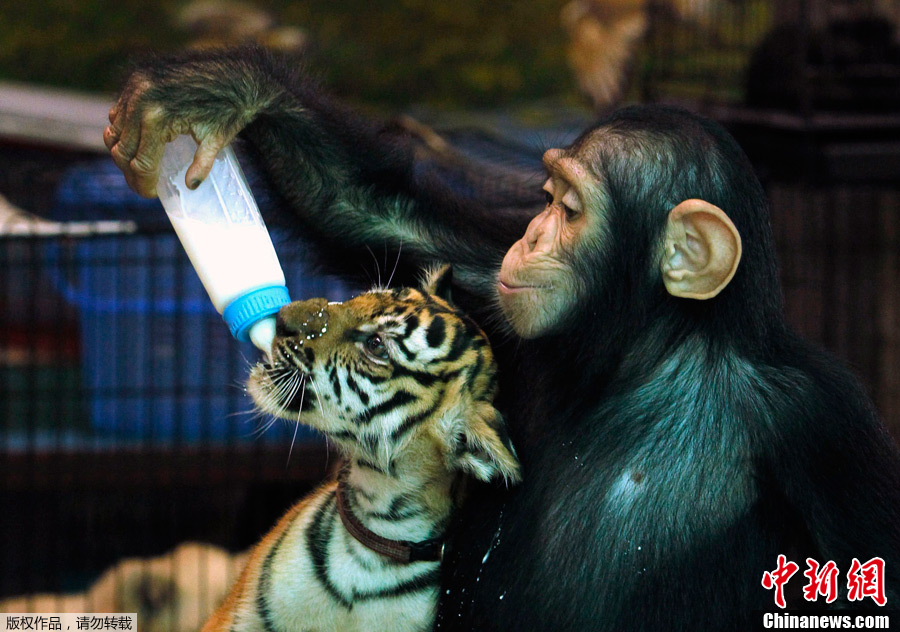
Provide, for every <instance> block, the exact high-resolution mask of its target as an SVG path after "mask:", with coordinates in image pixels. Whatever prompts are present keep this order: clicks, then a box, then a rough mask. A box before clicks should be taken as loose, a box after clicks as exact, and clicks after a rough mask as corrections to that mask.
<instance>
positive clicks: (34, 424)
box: [0, 144, 357, 630]
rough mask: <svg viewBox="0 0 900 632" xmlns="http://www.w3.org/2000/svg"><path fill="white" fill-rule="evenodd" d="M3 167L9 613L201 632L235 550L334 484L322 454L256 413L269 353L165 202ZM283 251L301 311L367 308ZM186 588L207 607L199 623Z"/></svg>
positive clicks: (25, 150) (118, 186)
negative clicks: (234, 313)
mask: <svg viewBox="0 0 900 632" xmlns="http://www.w3.org/2000/svg"><path fill="white" fill-rule="evenodd" d="M4 162H5V163H9V164H14V165H16V167H15V168H14V169H10V170H7V171H5V172H4V176H2V180H3V185H4V190H3V192H4V193H7V194H8V195H9V199H7V198H5V197H0V305H2V309H0V319H2V324H0V471H2V472H3V476H2V477H0V505H2V506H3V508H4V510H3V511H2V512H0V534H2V535H3V537H2V538H0V540H2V544H0V548H2V550H0V559H2V563H0V610H2V611H6V612H10V611H18V612H27V611H35V610H36V611H39V612H40V611H44V612H61V611H65V610H68V609H69V608H80V610H77V611H82V612H94V611H100V612H103V611H106V612H109V611H112V612H138V613H139V620H140V619H143V623H141V624H140V625H141V629H160V630H178V629H197V628H198V627H199V625H200V623H202V617H204V616H206V615H207V614H209V611H210V608H212V607H213V606H214V605H216V602H217V601H219V600H220V599H221V598H222V597H223V595H224V593H223V591H224V589H225V584H227V582H225V580H224V577H225V576H226V575H227V576H229V577H232V578H233V577H234V576H235V573H236V572H237V571H238V570H239V568H240V561H241V557H240V556H239V555H235V552H236V551H238V550H240V549H243V548H245V547H247V546H249V544H251V543H252V542H253V541H254V540H255V539H256V538H258V537H259V535H260V534H261V533H263V532H264V531H265V530H266V529H267V528H269V527H270V526H271V524H273V523H274V520H275V519H276V518H277V516H278V515H279V514H280V513H282V512H283V511H284V509H285V508H286V507H287V506H288V505H289V504H290V503H291V502H293V501H294V500H296V499H297V498H299V497H300V496H301V495H302V494H303V493H305V492H306V491H307V490H308V489H309V488H310V486H311V485H313V484H315V483H317V482H318V481H319V480H321V479H322V478H323V476H324V475H325V474H326V471H327V468H328V467H329V455H328V452H327V448H326V446H325V444H324V442H323V440H321V439H320V438H319V437H318V436H317V435H315V434H314V433H313V432H312V431H310V430H306V429H304V428H303V427H298V426H296V425H294V426H290V425H288V424H284V423H282V422H275V423H270V422H271V420H266V419H261V418H259V417H258V416H256V415H254V414H252V412H251V409H252V405H251V402H250V400H249V398H248V397H247V396H246V394H245V392H244V390H243V382H244V381H245V380H246V377H247V373H248V370H249V367H250V365H251V363H252V362H255V361H256V359H257V357H258V352H257V351H256V350H255V348H253V347H252V345H250V344H249V343H238V342H236V341H234V340H233V339H231V336H230V334H229V333H228V330H227V327H226V326H225V325H224V323H223V322H222V320H221V317H220V316H219V315H218V314H217V313H216V312H215V310H214V309H213V307H212V304H211V302H210V301H209V299H208V297H207V296H206V293H205V290H204V289H203V287H202V285H201V284H200V282H199V279H198V277H197V275H196V273H195V272H194V270H193V268H192V266H191V264H190V262H189V261H188V259H187V257H186V255H185V253H184V251H183V249H182V248H181V245H180V244H179V242H178V240H177V238H176V236H175V235H174V233H173V232H172V231H171V229H170V228H169V227H167V226H165V222H166V219H165V214H164V213H163V212H162V208H161V206H159V205H158V202H157V201H152V202H148V201H145V200H142V199H140V198H138V197H137V196H135V195H134V194H132V193H131V192H130V191H128V190H127V187H126V186H125V183H124V180H123V179H122V177H121V175H120V174H118V173H117V172H116V170H115V167H114V166H112V165H111V164H110V163H109V161H108V159H106V158H97V157H95V156H94V155H89V156H85V155H83V154H79V153H70V154H67V153H66V152H59V151H54V150H48V149H36V148H34V147H22V146H19V145H16V144H12V145H7V146H3V147H0V163H4ZM11 199H15V200H16V202H17V204H16V205H14V204H13V203H12V202H11V201H10V200H11ZM18 205H21V206H24V207H26V208H27V207H31V208H37V209H40V210H41V212H42V216H37V215H35V214H33V213H29V212H25V211H23V210H22V208H21V206H18ZM160 220H161V221H162V223H161V222H160ZM273 239H274V241H275V242H276V248H277V249H278V251H279V254H280V258H281V260H282V266H283V268H284V269H285V275H286V277H287V279H288V285H289V289H290V290H291V292H292V294H293V295H294V296H297V297H313V296H322V297H326V298H328V299H329V300H345V299H346V298H349V297H350V296H351V295H353V294H355V293H356V292H357V288H353V287H351V286H349V285H347V284H345V283H343V282H341V281H339V280H338V279H336V278H329V277H324V276H321V275H317V274H314V273H311V272H310V269H309V266H308V265H307V264H305V263H304V262H303V261H302V260H301V257H300V252H299V250H298V249H297V248H294V247H292V246H293V244H292V243H291V242H292V240H291V239H289V238H288V236H287V235H286V234H284V233H282V232H279V231H278V230H274V231H273ZM289 455H290V460H289ZM192 539H193V540H197V541H198V542H196V543H191V542H190V540H192ZM186 541H187V542H186ZM200 541H202V543H200ZM135 556H141V557H142V558H147V559H142V560H138V559H136V557H135ZM129 558H130V559H129ZM149 558H153V559H149ZM123 560H124V561H123ZM183 565H188V566H190V565H193V566H191V568H192V569H193V570H188V569H187V567H182V566H183ZM108 567H109V568H112V570H111V571H108V572H107V573H106V574H105V575H101V573H102V571H104V569H106V568H108ZM166 569H168V571H166ZM179 569H180V570H179ZM223 573H224V574H223ZM173 590H175V591H178V592H179V593H182V592H184V591H188V592H189V593H190V594H191V595H192V596H193V600H194V601H193V602H192V603H193V606H192V608H193V609H192V611H191V612H192V613H193V614H190V616H188V617H187V618H185V616H186V615H185V613H183V612H181V611H179V610H177V608H176V605H177V604H178V603H181V601H183V599H184V595H180V594H179V595H174V596H173V594H172V591H173ZM198 590H199V591H200V592H201V593H202V595H198V594H195V593H197V591H198ZM73 591H74V592H77V593H79V596H78V597H77V598H76V597H73V596H71V595H69V594H68V593H71V592H73ZM16 595H25V596H27V597H26V598H21V599H15V598H12V596H16ZM50 595H53V597H51V596H50ZM62 595H67V596H65V597H63V596H62ZM176 597H177V599H176ZM4 598H6V599H7V600H6V601H3V599H4ZM10 598H12V599H11V600H10ZM72 599H76V601H74V602H73V601H72ZM78 599H80V601H78ZM86 599H89V600H92V603H88V601H85V600H86ZM179 600H181V601H179ZM198 600H200V601H199V602H198ZM189 601H190V599H189ZM41 608H44V610H40V609H41ZM47 608H49V610H47ZM97 608H105V609H106V610H97ZM183 615H184V616H183ZM166 617H169V618H172V617H174V618H175V619H178V620H177V621H174V620H172V621H166V620H165V619H166ZM198 618H199V620H197V619H198Z"/></svg>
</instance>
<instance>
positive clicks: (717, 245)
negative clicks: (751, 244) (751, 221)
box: [661, 200, 741, 300]
mask: <svg viewBox="0 0 900 632" xmlns="http://www.w3.org/2000/svg"><path fill="white" fill-rule="evenodd" d="M740 261H741V236H740V234H739V233H738V231H737V228H735V225H734V223H733V222H732V221H731V219H730V218H729V217H728V215H726V214H725V211H723V210H722V209H720V208H719V207H718V206H715V205H714V204H710V203H709V202H706V201H704V200H685V201H684V202H682V203H681V204H679V205H678V206H676V207H675V208H673V209H672V210H671V211H670V212H669V219H668V222H667V223H666V237H665V252H664V253H663V257H662V264H661V271H662V277H663V283H664V284H665V286H666V290H668V292H669V294H671V295H672V296H678V297H680V298H692V299H698V300H705V299H709V298H713V297H714V296H716V295H717V294H718V293H719V292H721V291H722V290H724V289H725V287H726V286H727V285H728V284H729V283H730V282H731V279H732V278H733V277H734V273H735V272H736V271H737V267H738V263H740Z"/></svg>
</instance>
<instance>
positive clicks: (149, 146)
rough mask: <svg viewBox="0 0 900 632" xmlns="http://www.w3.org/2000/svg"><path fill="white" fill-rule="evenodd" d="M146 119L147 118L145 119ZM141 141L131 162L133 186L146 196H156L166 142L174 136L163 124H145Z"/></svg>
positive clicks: (130, 169) (131, 182)
mask: <svg viewBox="0 0 900 632" xmlns="http://www.w3.org/2000/svg"><path fill="white" fill-rule="evenodd" d="M145 120H146V119H145ZM142 129H143V132H142V133H141V141H140V144H139V145H138V148H137V153H135V156H134V158H132V159H131V162H129V165H128V166H129V171H130V175H131V178H132V180H131V181H130V182H129V185H131V188H133V189H134V190H135V191H137V192H138V193H140V194H141V195H143V196H144V197H150V198H152V197H156V195H157V192H156V183H157V181H158V180H159V166H160V162H161V161H162V155H163V150H165V148H166V143H167V142H169V141H170V140H172V139H173V138H174V134H172V133H167V132H166V131H165V129H164V128H162V127H161V126H148V125H145V126H143V128H142Z"/></svg>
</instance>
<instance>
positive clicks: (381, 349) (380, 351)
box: [366, 334, 388, 359]
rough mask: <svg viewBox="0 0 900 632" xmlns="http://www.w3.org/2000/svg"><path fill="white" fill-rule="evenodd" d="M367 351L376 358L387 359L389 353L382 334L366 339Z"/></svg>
mask: <svg viewBox="0 0 900 632" xmlns="http://www.w3.org/2000/svg"><path fill="white" fill-rule="evenodd" d="M366 351H368V352H369V353H371V354H372V355H373V356H375V357H376V358H382V359H387V357H388V351H387V347H385V346H384V339H383V338H382V337H381V334H372V335H371V336H369V337H368V338H367V339H366Z"/></svg>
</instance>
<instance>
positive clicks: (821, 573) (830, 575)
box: [803, 557, 838, 603]
mask: <svg viewBox="0 0 900 632" xmlns="http://www.w3.org/2000/svg"><path fill="white" fill-rule="evenodd" d="M806 564H807V565H808V566H809V568H808V569H806V571H805V572H804V573H803V575H804V576H805V577H806V578H807V579H809V583H808V584H806V586H804V587H803V598H804V599H806V600H807V601H816V600H817V599H818V598H819V595H822V596H823V597H825V601H826V602H827V603H831V602H832V601H834V600H836V599H837V586H838V582H837V577H838V567H837V564H835V563H834V562H828V563H827V564H825V566H823V567H822V568H821V570H819V563H818V562H817V561H815V560H814V559H812V558H811V557H808V558H806Z"/></svg>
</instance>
